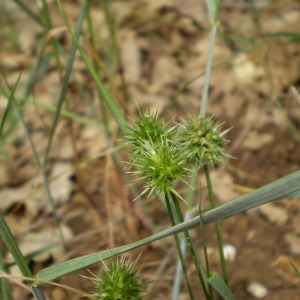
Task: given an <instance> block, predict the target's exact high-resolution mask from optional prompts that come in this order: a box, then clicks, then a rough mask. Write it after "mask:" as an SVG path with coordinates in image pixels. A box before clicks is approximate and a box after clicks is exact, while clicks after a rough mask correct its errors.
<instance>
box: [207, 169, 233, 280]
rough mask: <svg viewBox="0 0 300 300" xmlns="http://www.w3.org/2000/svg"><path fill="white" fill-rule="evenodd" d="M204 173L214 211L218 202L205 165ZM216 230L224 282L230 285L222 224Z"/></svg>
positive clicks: (217, 225) (217, 224) (218, 224)
mask: <svg viewBox="0 0 300 300" xmlns="http://www.w3.org/2000/svg"><path fill="white" fill-rule="evenodd" d="M204 172H205V178H206V182H207V189H208V194H209V200H210V205H211V208H212V209H213V208H215V207H216V202H215V197H214V193H213V189H212V183H211V180H210V175H209V170H208V167H207V165H204ZM215 230H216V234H217V240H218V247H219V255H220V261H221V267H222V273H223V278H224V281H225V282H226V283H227V285H228V274H227V268H226V261H225V257H224V251H223V240H222V234H221V229H220V223H219V222H218V221H216V222H215Z"/></svg>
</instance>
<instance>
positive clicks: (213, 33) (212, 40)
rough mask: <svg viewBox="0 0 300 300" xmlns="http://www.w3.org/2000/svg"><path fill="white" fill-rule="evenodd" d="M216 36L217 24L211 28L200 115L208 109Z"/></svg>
mask: <svg viewBox="0 0 300 300" xmlns="http://www.w3.org/2000/svg"><path fill="white" fill-rule="evenodd" d="M216 36H217V26H213V27H212V28H211V30H210V38H209V45H208V56H207V60H206V67H205V76H204V83H203V90H202V98H201V107H200V115H202V116H204V115H205V111H206V105H207V99H208V90H209V81H210V73H211V69H212V61H213V53H214V46H215V41H216Z"/></svg>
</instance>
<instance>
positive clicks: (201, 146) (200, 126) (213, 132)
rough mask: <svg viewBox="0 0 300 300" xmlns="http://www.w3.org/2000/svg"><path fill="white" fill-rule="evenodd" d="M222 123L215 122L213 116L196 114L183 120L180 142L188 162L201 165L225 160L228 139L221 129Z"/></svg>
mask: <svg viewBox="0 0 300 300" xmlns="http://www.w3.org/2000/svg"><path fill="white" fill-rule="evenodd" d="M221 126H222V124H214V119H213V118H212V117H205V116H195V117H191V118H189V119H188V120H186V121H185V120H183V121H182V123H181V124H180V133H179V137H180V138H179V144H180V145H181V147H182V149H184V151H185V153H186V157H187V160H188V162H190V163H191V164H193V165H195V166H197V167H201V166H203V165H207V164H212V165H214V164H215V163H217V162H221V163H222V162H223V161H224V157H225V156H228V155H226V154H225V153H224V150H223V148H224V146H225V145H226V144H227V143H228V141H227V140H226V139H225V138H224V135H225V134H226V133H227V132H228V131H229V130H225V131H223V132H222V131H221Z"/></svg>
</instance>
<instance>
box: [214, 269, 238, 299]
mask: <svg viewBox="0 0 300 300" xmlns="http://www.w3.org/2000/svg"><path fill="white" fill-rule="evenodd" d="M211 274H212V275H211V276H210V277H209V279H208V282H209V284H210V285H211V286H212V287H213V288H214V289H215V290H216V291H217V292H218V293H219V294H220V295H221V296H222V297H223V298H224V299H225V300H235V297H234V295H233V294H232V292H231V290H230V289H229V287H228V285H227V284H226V282H225V281H224V280H223V278H222V277H221V276H220V275H219V274H218V273H216V272H212V273H211Z"/></svg>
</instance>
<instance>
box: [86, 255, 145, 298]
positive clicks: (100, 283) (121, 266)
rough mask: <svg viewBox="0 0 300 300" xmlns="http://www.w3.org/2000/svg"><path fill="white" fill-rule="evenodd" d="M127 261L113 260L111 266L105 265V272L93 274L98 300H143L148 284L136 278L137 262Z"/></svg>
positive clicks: (123, 259)
mask: <svg viewBox="0 0 300 300" xmlns="http://www.w3.org/2000/svg"><path fill="white" fill-rule="evenodd" d="M138 260H139V257H138V258H137V259H136V260H135V261H133V262H130V261H128V260H127V261H126V260H125V257H122V258H120V259H118V258H113V259H112V260H111V262H110V264H108V265H106V264H104V271H103V272H102V273H101V274H100V275H99V276H97V275H95V274H93V277H91V278H89V279H91V280H92V281H93V282H94V284H95V289H94V293H93V294H92V296H94V297H95V298H96V299H97V300H119V299H122V300H141V299H142V296H141V293H142V292H144V290H145V287H146V285H147V284H143V283H140V282H139V278H138V277H137V276H136V272H137V270H138V268H137V262H138Z"/></svg>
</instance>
